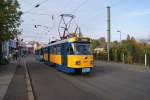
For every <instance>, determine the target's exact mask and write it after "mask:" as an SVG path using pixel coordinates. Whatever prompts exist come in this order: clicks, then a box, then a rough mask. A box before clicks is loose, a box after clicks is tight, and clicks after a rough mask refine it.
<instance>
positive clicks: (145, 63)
mask: <svg viewBox="0 0 150 100" xmlns="http://www.w3.org/2000/svg"><path fill="white" fill-rule="evenodd" d="M145 66H147V55H146V53H145Z"/></svg>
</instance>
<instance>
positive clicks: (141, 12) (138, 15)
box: [128, 11, 150, 17]
mask: <svg viewBox="0 0 150 100" xmlns="http://www.w3.org/2000/svg"><path fill="white" fill-rule="evenodd" d="M147 15H150V11H137V12H130V13H129V14H128V16H130V17H140V16H147Z"/></svg>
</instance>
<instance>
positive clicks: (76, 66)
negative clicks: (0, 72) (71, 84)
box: [35, 37, 93, 73]
mask: <svg viewBox="0 0 150 100" xmlns="http://www.w3.org/2000/svg"><path fill="white" fill-rule="evenodd" d="M90 43H91V42H90V39H89V38H83V37H73V38H69V39H64V40H60V41H57V42H54V43H50V44H47V45H46V46H45V47H43V48H41V49H40V50H37V51H35V55H36V57H37V58H38V57H39V59H43V61H44V62H45V63H46V64H48V65H51V66H55V68H56V69H58V70H61V71H64V72H67V73H76V72H79V73H89V72H91V70H92V68H93V55H92V50H91V44H90Z"/></svg>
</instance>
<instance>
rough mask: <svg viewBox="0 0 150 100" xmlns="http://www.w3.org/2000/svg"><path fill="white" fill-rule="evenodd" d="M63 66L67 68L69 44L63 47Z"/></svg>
mask: <svg viewBox="0 0 150 100" xmlns="http://www.w3.org/2000/svg"><path fill="white" fill-rule="evenodd" d="M62 65H63V66H67V44H66V43H65V44H63V45H62Z"/></svg>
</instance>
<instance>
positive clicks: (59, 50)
mask: <svg viewBox="0 0 150 100" xmlns="http://www.w3.org/2000/svg"><path fill="white" fill-rule="evenodd" d="M57 54H61V47H60V46H58V47H57Z"/></svg>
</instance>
